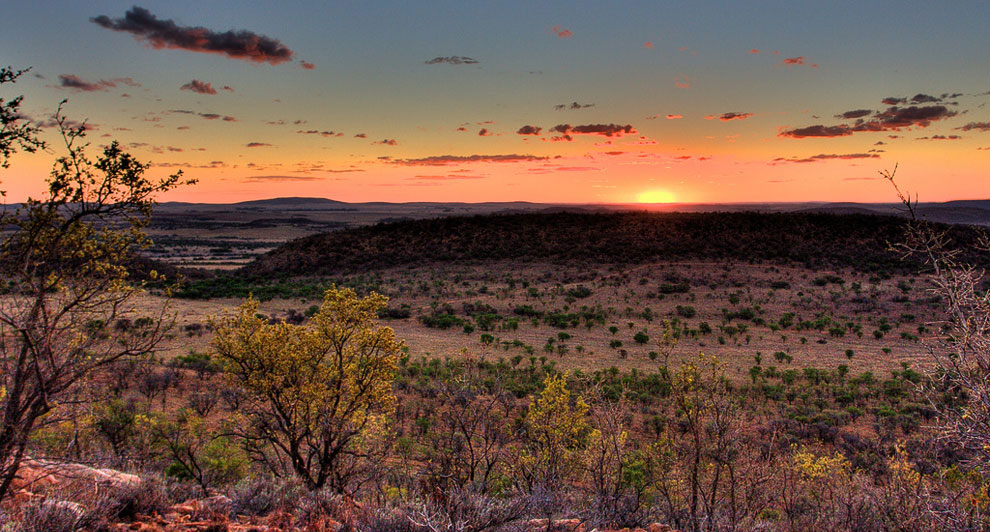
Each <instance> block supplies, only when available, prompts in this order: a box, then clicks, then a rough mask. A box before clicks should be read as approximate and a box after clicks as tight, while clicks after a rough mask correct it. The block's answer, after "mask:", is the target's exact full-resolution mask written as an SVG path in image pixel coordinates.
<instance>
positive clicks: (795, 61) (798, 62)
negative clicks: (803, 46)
mask: <svg viewBox="0 0 990 532" xmlns="http://www.w3.org/2000/svg"><path fill="white" fill-rule="evenodd" d="M782 63H783V64H784V66H789V67H791V66H809V67H811V68H818V64H817V63H810V64H809V63H808V62H807V59H806V58H805V57H804V56H803V55H799V56H797V57H787V58H784V60H783V61H782Z"/></svg>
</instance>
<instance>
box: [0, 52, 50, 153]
mask: <svg viewBox="0 0 990 532" xmlns="http://www.w3.org/2000/svg"><path fill="white" fill-rule="evenodd" d="M28 70H30V69H27V70H13V69H12V68H10V67H7V68H0V85H3V84H6V83H14V82H16V81H17V78H19V77H21V75H22V74H24V73H25V72H27V71H28ZM23 100H24V97H23V96H17V97H15V98H14V99H13V100H10V101H5V100H4V99H3V98H0V168H7V167H8V166H9V164H10V156H11V155H13V154H14V153H16V151H17V148H20V149H21V150H23V151H26V152H28V153H33V152H34V151H35V150H37V149H38V148H44V147H45V143H44V141H42V140H41V139H40V138H38V128H36V127H32V126H31V125H30V124H29V123H26V122H25V121H24V119H23V117H22V116H21V114H20V112H19V109H20V107H21V102H22V101H23Z"/></svg>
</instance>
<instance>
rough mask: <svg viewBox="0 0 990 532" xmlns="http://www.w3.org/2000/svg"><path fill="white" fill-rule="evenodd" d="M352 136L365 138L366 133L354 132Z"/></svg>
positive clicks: (366, 136)
mask: <svg viewBox="0 0 990 532" xmlns="http://www.w3.org/2000/svg"><path fill="white" fill-rule="evenodd" d="M354 138H356V139H366V138H368V135H367V134H366V133H355V134H354Z"/></svg>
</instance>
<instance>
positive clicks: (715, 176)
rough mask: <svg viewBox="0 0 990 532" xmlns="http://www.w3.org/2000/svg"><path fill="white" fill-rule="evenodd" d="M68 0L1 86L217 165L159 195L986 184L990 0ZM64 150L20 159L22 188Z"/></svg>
mask: <svg viewBox="0 0 990 532" xmlns="http://www.w3.org/2000/svg"><path fill="white" fill-rule="evenodd" d="M54 4H58V5H60V6H61V7H62V9H60V10H56V11H55V14H52V10H51V9H49V8H50V7H51V6H45V8H41V7H36V6H34V5H33V4H17V5H15V6H12V7H10V10H11V16H12V18H11V19H10V20H18V21H19V22H20V24H18V25H16V27H10V28H9V29H7V30H5V31H4V32H3V33H2V34H0V49H3V50H4V51H5V55H6V56H7V57H6V59H7V62H9V63H10V64H11V65H13V66H15V67H18V68H23V67H27V66H31V67H32V71H31V73H30V74H29V75H27V76H24V77H23V78H22V79H21V80H19V82H18V83H17V84H16V85H14V86H5V87H4V91H3V93H2V94H0V96H2V97H4V98H11V97H13V96H15V95H17V94H24V95H25V97H26V98H25V106H24V110H25V111H26V115H27V116H29V117H30V118H31V119H33V120H34V121H35V122H36V123H39V124H44V123H45V122H46V121H47V120H48V119H47V117H49V116H50V115H51V113H52V111H53V110H54V108H55V107H56V106H57V103H58V101H59V100H61V99H63V98H67V99H68V100H69V102H68V104H67V105H66V111H67V114H68V115H69V116H70V117H72V118H75V119H79V120H81V119H84V118H85V119H87V120H88V121H89V124H90V126H91V128H90V133H89V140H90V141H91V142H92V143H93V144H94V147H96V146H99V145H101V144H105V143H106V142H109V141H110V140H111V139H117V140H119V141H120V142H121V143H122V144H124V145H125V146H126V147H127V149H128V150H129V151H131V152H132V153H134V154H135V155H137V156H138V157H139V158H141V159H142V160H146V161H149V162H152V163H153V165H154V166H153V167H152V170H151V172H152V173H153V174H155V175H164V174H166V173H169V172H173V171H176V170H180V169H181V170H182V171H183V172H184V173H185V175H186V176H188V177H194V178H196V179H198V181H199V183H198V184H197V185H195V186H193V187H186V188H183V189H179V190H176V191H174V192H172V193H170V194H169V195H168V196H166V197H164V198H161V199H163V200H180V201H201V202H233V201H242V200H248V199H257V198H267V197H276V196H319V197H327V198H333V199H337V200H342V201H353V202H359V201H467V202H479V201H513V200H525V201H537V202H563V203H585V202H606V203H627V202H635V201H637V200H650V199H653V200H661V201H676V202H756V201H894V199H895V198H894V197H893V194H892V190H891V188H890V185H889V184H888V183H886V182H884V181H882V180H880V179H878V175H879V171H881V170H885V169H892V168H893V167H894V165H895V164H897V165H899V170H898V177H899V181H900V183H901V184H902V186H903V187H904V188H906V189H909V190H912V191H915V192H917V193H919V194H920V195H921V198H922V199H923V200H925V201H943V200H950V199H963V198H987V197H990V180H988V179H986V169H987V168H988V164H987V163H988V162H990V111H988V109H987V107H986V103H987V101H988V100H990V93H988V89H990V81H988V78H987V72H990V58H988V56H987V54H985V50H986V45H987V44H990V43H988V42H987V37H986V32H985V28H984V27H983V24H982V22H980V21H984V22H985V21H986V20H990V7H988V6H987V5H986V4H982V3H978V2H973V3H962V4H959V5H958V6H957V9H956V11H954V12H951V13H949V12H945V13H941V12H931V10H923V9H921V8H922V7H924V6H927V4H918V5H917V6H914V7H912V6H910V5H908V4H905V5H903V6H901V9H900V10H891V9H887V8H883V9H881V8H879V7H872V6H863V5H861V4H860V3H852V2H850V3H848V4H842V3H834V4H832V3H830V4H828V5H827V6H811V5H796V6H788V7H786V8H783V9H782V8H780V6H777V7H776V8H774V9H773V10H770V9H757V8H754V7H747V8H743V7H731V8H728V9H726V8H725V7H724V6H723V7H722V8H721V10H720V11H719V13H721V16H718V17H712V16H711V13H712V12H713V11H712V10H711V9H706V8H705V7H704V6H693V5H692V6H679V7H671V6H659V5H657V4H656V3H655V2H631V3H629V5H628V6H625V8H624V9H622V10H617V9H614V8H612V7H608V6H587V7H586V8H585V9H581V10H575V9H573V8H572V7H571V6H570V4H565V3H555V2H548V3H546V4H544V5H540V6H537V7H533V6H531V5H529V4H527V3H522V2H520V3H518V4H517V5H512V4H511V3H509V4H499V5H498V6H494V5H492V6H482V5H461V4H456V3H451V4H449V5H444V6H430V7H421V6H410V5H406V4H404V3H398V2H396V3H381V4H376V5H374V6H364V5H357V4H355V5H347V6H340V5H326V4H325V3H322V2H312V3H306V2H299V3H292V5H289V6H281V5H275V4H270V5H269V4H261V5H256V6H244V5H243V4H241V3H229V2H211V3H208V5H202V4H204V3H201V2H198V3H188V4H187V3H181V2H180V3H174V2H169V3H164V2H152V3H146V4H145V5H143V6H141V7H134V6H132V5H131V4H130V3H127V2H115V1H101V2H93V3H88V2H87V3H77V2H68V1H65V2H55V3H54ZM877 20H883V21H884V24H883V25H880V26H878V24H877V22H876V21H877ZM479 21H484V24H481V23H480V22H479ZM785 21H802V23H801V24H800V25H795V24H785V23H784V22H785ZM795 26H800V27H795ZM228 30H237V31H238V33H236V34H233V35H234V37H231V35H230V34H226V33H225V32H227V31H228ZM192 34H195V35H197V36H199V37H200V39H199V40H197V41H196V42H195V43H193V44H190V42H191V41H189V40H188V39H186V37H187V36H188V35H192ZM46 136H47V137H46V138H48V139H49V140H50V141H55V140H57V137H56V136H55V135H54V132H53V131H51V128H50V127H48V128H47V132H46ZM53 146H55V144H54V142H53ZM57 153H58V150H57V149H54V150H52V151H51V152H50V153H44V154H36V155H26V154H18V155H16V156H15V158H14V159H13V164H12V165H11V167H10V168H9V169H7V170H5V171H3V172H2V173H0V188H2V189H4V190H6V191H7V199H8V201H19V200H21V199H23V198H24V197H26V196H27V195H29V194H37V193H38V192H39V191H40V190H42V187H43V180H44V176H45V175H46V174H47V172H48V170H49V168H50V164H51V161H52V159H53V157H54V155H56V154H57Z"/></svg>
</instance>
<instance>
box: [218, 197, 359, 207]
mask: <svg viewBox="0 0 990 532" xmlns="http://www.w3.org/2000/svg"><path fill="white" fill-rule="evenodd" d="M233 205H235V206H238V207H280V206H290V207H291V206H299V205H324V206H326V205H347V204H346V203H344V202H343V201H337V200H332V199H327V198H298V197H293V198H272V199H263V200H251V201H241V202H238V203H234V204H233Z"/></svg>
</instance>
